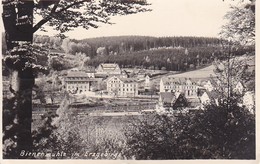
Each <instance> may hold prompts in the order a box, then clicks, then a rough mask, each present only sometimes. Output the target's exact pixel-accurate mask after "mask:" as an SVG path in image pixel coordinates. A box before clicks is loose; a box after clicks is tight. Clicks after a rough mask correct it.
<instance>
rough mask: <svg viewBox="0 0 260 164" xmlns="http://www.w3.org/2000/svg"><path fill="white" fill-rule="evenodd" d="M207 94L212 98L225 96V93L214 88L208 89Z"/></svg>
mask: <svg viewBox="0 0 260 164" xmlns="http://www.w3.org/2000/svg"><path fill="white" fill-rule="evenodd" d="M206 93H207V95H208V96H209V98H210V99H221V98H223V94H221V93H220V92H218V91H215V90H212V91H211V92H208V91H206Z"/></svg>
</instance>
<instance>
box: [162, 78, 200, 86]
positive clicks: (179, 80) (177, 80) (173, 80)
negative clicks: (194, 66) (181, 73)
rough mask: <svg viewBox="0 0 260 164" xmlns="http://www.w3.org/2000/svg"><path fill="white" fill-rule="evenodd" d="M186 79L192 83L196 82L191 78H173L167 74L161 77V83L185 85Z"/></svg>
mask: <svg viewBox="0 0 260 164" xmlns="http://www.w3.org/2000/svg"><path fill="white" fill-rule="evenodd" d="M188 80H190V81H191V83H192V84H193V85H194V84H197V83H196V82H195V81H193V80H192V79H191V78H174V77H170V76H168V77H166V78H162V81H163V83H164V84H166V85H172V84H176V85H186V84H187V81H188Z"/></svg>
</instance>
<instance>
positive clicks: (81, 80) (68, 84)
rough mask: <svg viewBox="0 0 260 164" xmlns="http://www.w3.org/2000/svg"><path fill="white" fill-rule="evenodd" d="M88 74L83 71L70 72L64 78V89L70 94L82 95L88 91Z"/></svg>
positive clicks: (89, 80)
mask: <svg viewBox="0 0 260 164" xmlns="http://www.w3.org/2000/svg"><path fill="white" fill-rule="evenodd" d="M91 81H92V80H91V79H90V78H89V76H88V74H87V73H86V72H84V71H79V70H70V71H69V72H68V74H67V76H66V77H65V80H64V82H65V89H66V91H68V92H70V93H82V92H87V91H89V90H90V82H91Z"/></svg>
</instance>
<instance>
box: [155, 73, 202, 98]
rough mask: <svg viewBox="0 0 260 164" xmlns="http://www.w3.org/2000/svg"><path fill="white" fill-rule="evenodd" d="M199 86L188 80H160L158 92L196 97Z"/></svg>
mask: <svg viewBox="0 0 260 164" xmlns="http://www.w3.org/2000/svg"><path fill="white" fill-rule="evenodd" d="M198 88H199V86H198V85H197V83H196V82H194V81H192V80H191V79H188V78H174V77H166V78H161V81H160V92H179V93H184V95H185V96H186V97H195V96H197V93H198Z"/></svg>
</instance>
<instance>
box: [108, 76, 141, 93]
mask: <svg viewBox="0 0 260 164" xmlns="http://www.w3.org/2000/svg"><path fill="white" fill-rule="evenodd" d="M107 91H108V94H109V95H113V96H115V97H134V96H137V95H138V83H137V81H136V80H135V79H133V78H120V77H117V76H112V77H110V78H109V79H107Z"/></svg>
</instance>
